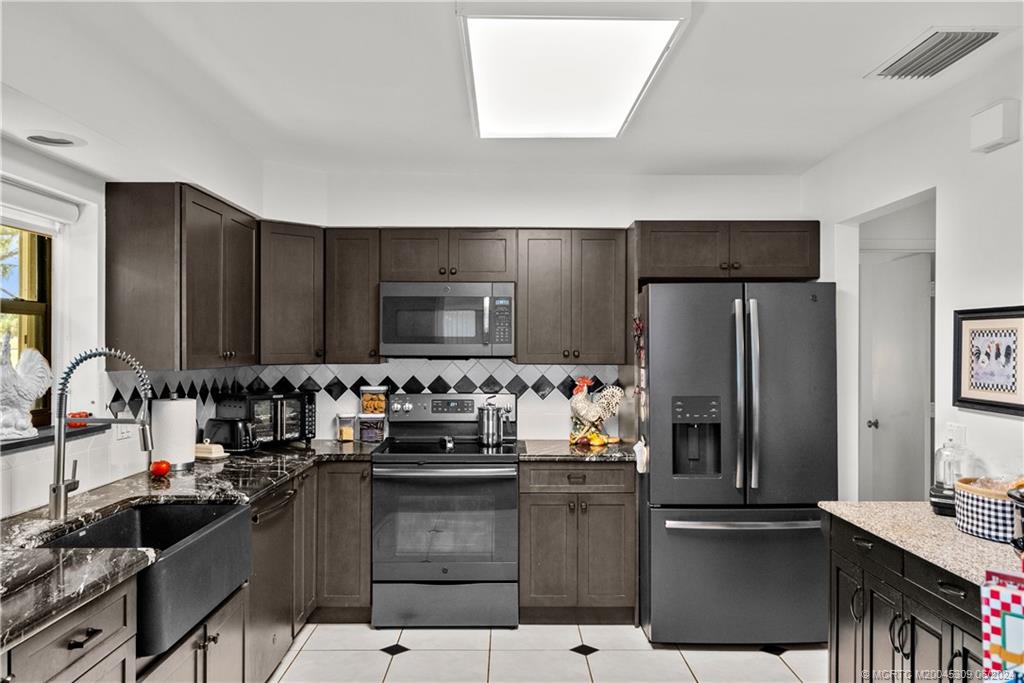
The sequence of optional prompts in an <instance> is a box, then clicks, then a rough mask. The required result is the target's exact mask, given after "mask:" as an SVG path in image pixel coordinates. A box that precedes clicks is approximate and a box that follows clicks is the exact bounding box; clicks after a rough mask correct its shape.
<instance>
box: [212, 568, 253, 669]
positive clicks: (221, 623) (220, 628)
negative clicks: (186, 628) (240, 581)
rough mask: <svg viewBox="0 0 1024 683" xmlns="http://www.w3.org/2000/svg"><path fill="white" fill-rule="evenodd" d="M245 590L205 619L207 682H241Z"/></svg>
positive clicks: (243, 659) (243, 652)
mask: <svg viewBox="0 0 1024 683" xmlns="http://www.w3.org/2000/svg"><path fill="white" fill-rule="evenodd" d="M247 591H248V588H242V590H240V591H238V592H237V593H235V595H234V597H232V598H231V599H230V600H228V601H227V602H226V603H225V604H224V605H222V606H221V607H220V608H219V609H218V610H217V611H216V612H214V613H213V614H211V615H210V618H209V619H207V620H206V683H237V682H238V681H241V680H242V669H243V665H244V664H245V649H244V648H245V642H244V641H245V638H244V635H245V600H246V592H247Z"/></svg>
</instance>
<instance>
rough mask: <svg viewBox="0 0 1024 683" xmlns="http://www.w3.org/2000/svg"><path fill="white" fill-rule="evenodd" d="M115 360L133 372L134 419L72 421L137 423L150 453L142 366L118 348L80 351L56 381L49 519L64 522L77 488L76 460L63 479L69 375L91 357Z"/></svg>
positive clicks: (147, 388) (148, 390)
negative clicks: (138, 399)
mask: <svg viewBox="0 0 1024 683" xmlns="http://www.w3.org/2000/svg"><path fill="white" fill-rule="evenodd" d="M102 357H109V358H117V359H119V360H122V361H124V362H125V363H126V364H127V365H128V367H130V368H131V369H132V371H133V372H134V373H135V378H136V382H137V383H138V386H139V393H140V394H141V395H142V407H141V408H140V409H139V416H138V417H135V418H118V417H116V416H115V417H76V418H73V419H74V421H75V422H84V423H87V424H137V425H138V426H139V443H140V446H141V448H142V450H144V451H146V452H147V453H152V452H153V432H152V429H151V427H150V420H149V399H150V398H152V397H153V385H152V384H150V382H149V375H148V374H147V373H146V369H145V368H144V367H142V364H141V363H140V362H139V361H137V360H135V358H134V357H133V356H131V355H130V354H128V353H125V352H124V351H119V350H117V349H108V348H101V349H91V350H89V351H83V352H82V353H80V354H78V355H77V356H75V357H74V358H72V359H71V362H70V363H68V365H67V367H65V368H64V372H63V373H61V376H60V380H58V382H57V428H56V430H55V431H54V436H53V483H52V484H50V519H57V520H61V521H64V520H65V519H67V515H68V494H69V493H71V492H72V491H74V490H76V489H77V488H78V484H79V481H78V479H76V475H77V474H78V460H75V461H73V462H72V464H71V478H70V479H65V478H64V447H65V442H66V437H67V421H68V419H67V415H68V383H69V382H70V381H71V376H72V375H73V374H75V370H77V369H78V368H79V367H80V366H81V365H82V364H83V363H85V361H87V360H90V359H92V358H102Z"/></svg>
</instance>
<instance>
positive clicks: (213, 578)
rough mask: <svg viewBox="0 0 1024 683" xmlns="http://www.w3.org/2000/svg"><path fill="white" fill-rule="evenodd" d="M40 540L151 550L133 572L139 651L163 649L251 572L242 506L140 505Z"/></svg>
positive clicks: (60, 544) (75, 545)
mask: <svg viewBox="0 0 1024 683" xmlns="http://www.w3.org/2000/svg"><path fill="white" fill-rule="evenodd" d="M45 547H47V548H155V549H156V550H157V561H156V563H155V564H152V565H150V566H149V567H147V568H146V569H143V570H142V571H141V572H140V573H139V575H138V634H137V636H136V653H137V654H138V655H139V656H149V655H155V654H160V653H161V652H163V651H165V650H166V649H167V648H169V647H170V646H171V645H173V644H174V643H175V642H177V641H178V640H179V639H180V638H181V637H182V636H184V635H185V634H186V633H188V632H189V631H190V630H191V629H192V628H193V627H194V626H195V625H196V624H198V623H199V622H200V621H202V620H203V619H204V618H205V617H206V616H207V615H208V614H209V613H210V612H212V611H213V609H214V608H215V607H217V605H219V604H220V603H221V602H223V601H224V599H225V598H227V597H228V596H229V595H231V593H233V592H234V591H235V589H237V588H238V587H239V586H241V585H242V583H244V582H245V580H246V579H248V578H249V574H251V573H252V531H251V524H250V519H249V506H248V505H204V504H177V503H174V504H167V505H159V504H156V505H139V506H136V507H131V508H127V509H125V510H121V511H120V512H116V513H114V514H112V515H111V516H109V517H106V518H104V519H101V520H99V521H98V522H93V523H92V524H88V525H86V526H84V527H82V528H81V529H78V530H76V531H73V532H71V533H69V534H67V535H66V536H61V537H59V538H56V539H54V540H52V541H50V542H49V543H47V544H46V546H45Z"/></svg>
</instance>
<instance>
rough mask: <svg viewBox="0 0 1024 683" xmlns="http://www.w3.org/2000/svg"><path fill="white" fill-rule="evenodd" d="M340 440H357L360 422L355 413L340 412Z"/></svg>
mask: <svg viewBox="0 0 1024 683" xmlns="http://www.w3.org/2000/svg"><path fill="white" fill-rule="evenodd" d="M337 422H338V441H355V440H356V429H357V428H358V426H359V422H358V420H357V419H356V414H355V413H338V420H337Z"/></svg>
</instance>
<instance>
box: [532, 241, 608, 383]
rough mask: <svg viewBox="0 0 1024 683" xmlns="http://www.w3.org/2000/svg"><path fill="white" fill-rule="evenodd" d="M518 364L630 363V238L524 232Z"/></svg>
mask: <svg viewBox="0 0 1024 683" xmlns="http://www.w3.org/2000/svg"><path fill="white" fill-rule="evenodd" d="M516 290H517V293H516V306H517V310H518V314H517V319H516V325H517V329H518V332H517V335H516V336H517V339H516V359H517V361H518V362H520V363H566V364H567V363H574V364H576V363H595V364H597V363H600V364H609V365H615V364H619V363H624V362H625V324H626V321H625V315H626V314H625V310H626V309H625V306H626V235H625V233H624V232H623V231H621V230H520V231H519V277H518V280H517V286H516Z"/></svg>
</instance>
